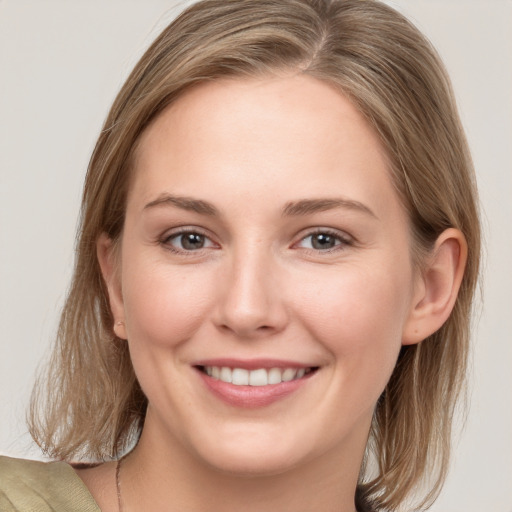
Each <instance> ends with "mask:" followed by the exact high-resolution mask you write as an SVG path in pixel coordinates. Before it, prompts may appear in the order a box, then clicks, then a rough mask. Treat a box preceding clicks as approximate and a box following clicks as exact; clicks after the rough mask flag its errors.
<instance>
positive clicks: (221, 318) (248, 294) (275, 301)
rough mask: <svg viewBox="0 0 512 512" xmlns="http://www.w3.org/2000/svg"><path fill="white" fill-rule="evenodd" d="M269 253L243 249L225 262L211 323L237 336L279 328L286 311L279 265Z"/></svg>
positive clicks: (252, 335)
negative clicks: (242, 251)
mask: <svg viewBox="0 0 512 512" xmlns="http://www.w3.org/2000/svg"><path fill="white" fill-rule="evenodd" d="M276 267H277V264H276V262H275V261H274V258H273V256H272V255H271V254H269V253H267V254H265V253H264V252H263V251H258V250H253V251H244V253H243V254H238V255H234V256H233V258H231V260H230V261H229V263H227V264H226V267H225V269H224V270H225V273H223V275H222V283H221V284H220V292H221V293H220V294H219V299H220V300H219V302H218V304H217V308H216V314H215V323H216V325H217V327H218V328H220V329H222V330H224V331H228V332H231V333H232V334H234V335H236V336H237V337H239V338H244V339H250V338H260V337H263V336H270V335H273V334H276V333H279V332H281V331H282V330H283V329H284V328H285V326H286V324H287V322H288V314H287V308H286V301H285V297H284V293H283V289H282V287H281V286H280V279H279V277H280V276H279V269H278V268H276Z"/></svg>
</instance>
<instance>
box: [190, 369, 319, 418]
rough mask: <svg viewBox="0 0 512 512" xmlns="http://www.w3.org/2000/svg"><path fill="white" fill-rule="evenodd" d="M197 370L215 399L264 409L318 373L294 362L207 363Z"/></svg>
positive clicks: (230, 403) (235, 404)
mask: <svg viewBox="0 0 512 512" xmlns="http://www.w3.org/2000/svg"><path fill="white" fill-rule="evenodd" d="M194 367H195V368H196V369H197V370H198V373H199V375H200V377H201V379H202V380H203V382H204V384H206V386H207V388H208V389H209V390H210V391H212V392H213V394H214V395H215V396H217V397H218V398H220V399H221V400H222V401H224V402H225V403H227V404H229V405H231V406H235V407H242V408H253V407H264V406H267V405H270V404H272V403H274V402H276V401H278V400H280V399H282V398H285V397H287V396H289V395H290V394H292V393H294V392H295V391H297V390H298V389H299V388H300V387H302V386H303V385H304V384H305V383H306V382H307V381H308V380H309V378H310V377H311V376H313V375H314V374H315V373H316V371H317V370H318V367H317V366H306V365H302V364H297V363H294V362H286V361H276V360H258V361H255V360H253V361H235V360H222V361H218V360H216V361H204V362H201V364H196V365H194Z"/></svg>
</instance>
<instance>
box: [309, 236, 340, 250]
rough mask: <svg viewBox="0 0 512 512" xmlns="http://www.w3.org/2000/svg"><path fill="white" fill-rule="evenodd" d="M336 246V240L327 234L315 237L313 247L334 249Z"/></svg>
mask: <svg viewBox="0 0 512 512" xmlns="http://www.w3.org/2000/svg"><path fill="white" fill-rule="evenodd" d="M334 244H335V239H334V237H333V236H331V235H326V234H325V233H320V234H318V235H313V239H312V245H313V247H314V248H315V249H331V248H332V247H334Z"/></svg>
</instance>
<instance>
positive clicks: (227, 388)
mask: <svg viewBox="0 0 512 512" xmlns="http://www.w3.org/2000/svg"><path fill="white" fill-rule="evenodd" d="M198 372H199V375H200V377H201V378H202V380H203V382H204V383H205V384H206V386H207V387H208V389H209V390H210V391H211V392H212V393H213V394H214V395H216V396H217V397H218V398H220V399H221V400H222V401H223V402H225V403H227V404H228V405H231V406H233V407H243V408H246V409H251V408H257V407H265V406H267V405H270V404H273V403H274V402H277V401H278V400H281V399H283V398H285V397H287V396H289V395H291V394H292V393H294V392H295V391H297V390H298V389H299V388H300V387H301V386H303V385H304V384H305V383H306V382H307V381H308V380H309V378H310V377H311V376H312V375H313V373H310V374H308V375H306V376H304V377H302V378H301V379H296V380H291V381H288V382H281V383H280V384H271V385H268V386H235V385H234V384H230V383H229V382H223V381H222V380H218V379H214V378H212V377H210V376H208V375H207V374H206V373H204V372H202V371H200V370H198Z"/></svg>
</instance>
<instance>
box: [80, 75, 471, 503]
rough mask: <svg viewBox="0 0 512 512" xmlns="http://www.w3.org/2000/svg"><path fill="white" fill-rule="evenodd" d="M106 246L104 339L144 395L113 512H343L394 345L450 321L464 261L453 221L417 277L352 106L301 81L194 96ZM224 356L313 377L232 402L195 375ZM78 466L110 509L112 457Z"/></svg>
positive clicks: (155, 140)
mask: <svg viewBox="0 0 512 512" xmlns="http://www.w3.org/2000/svg"><path fill="white" fill-rule="evenodd" d="M170 195H172V198H171V199H169V196H170ZM176 197H183V198H187V201H188V203H184V202H183V201H180V200H176ZM190 199H192V200H193V201H195V202H194V203H191V202H190ZM304 200H307V201H309V203H308V204H307V205H305V204H304V202H302V203H300V202H301V201H304ZM317 200H320V201H323V203H321V204H323V206H322V207H320V206H319V204H320V203H319V202H318V201H317ZM325 200H335V202H331V203H330V204H329V205H326V203H325ZM197 201H201V202H202V203H198V202H197ZM311 201H317V202H316V203H311ZM205 203H207V204H208V208H206V210H208V209H210V210H213V209H215V213H213V211H206V210H205ZM191 204H194V209H193V210H191V209H190V205H191ZM312 204H314V205H316V207H315V208H311V206H312ZM292 205H295V206H292ZM297 205H299V206H302V209H301V208H300V207H299V206H297ZM305 206H308V208H306V207H305ZM183 230H185V231H187V232H188V233H191V232H193V233H198V234H199V235H201V236H202V237H204V238H200V240H201V243H200V244H199V246H201V244H202V247H199V248H196V247H193V248H192V249H190V246H184V245H183V238H182V236H181V235H182V231H183ZM319 232H320V233H323V234H324V235H327V236H328V237H331V238H328V239H327V242H328V243H326V244H325V245H324V246H322V245H319V243H318V242H319V238H318V233H319ZM112 247H113V246H112V243H111V241H110V240H109V239H108V238H107V237H106V236H102V237H100V240H99V241H98V257H99V261H100V264H101V267H102V271H103V275H104V278H105V281H106V283H107V286H108V289H109V296H110V302H111V307H112V312H113V315H114V318H115V319H116V322H119V321H121V322H122V324H118V325H116V333H117V335H118V336H119V337H121V338H124V339H127V340H128V341H127V343H129V346H130V353H131V357H132V361H133V365H134V368H135V371H136V374H137V377H138V379H139V381H140V383H141V386H142V388H143V390H144V392H145V393H146V395H147V397H148V400H149V408H148V413H147V418H146V423H145V426H144V430H143V433H142V437H141V440H140V442H139V444H138V446H137V447H136V448H135V450H134V451H133V452H132V454H131V455H130V456H129V457H128V458H127V459H126V460H125V461H124V463H123V470H122V489H123V503H124V510H125V511H130V510H142V509H148V507H149V509H151V510H153V511H160V510H162V511H163V510H166V511H169V510H176V511H177V510H180V511H190V512H193V511H204V510H223V511H235V510H236V511H239V510H245V511H262V510H269V509H271V507H272V508H273V509H275V510H280V511H292V510H293V511H310V510H324V511H327V512H328V511H333V512H334V511H337V512H339V511H340V510H341V511H344V512H353V511H354V510H355V507H354V493H355V487H356V484H357V478H358V474H359V469H360V465H361V461H362V458H363V454H364V449H365V446H366V440H367V436H368V431H369V428H370V423H371V419H372V413H373V409H374V407H375V404H376V401H377V399H378V397H379V395H380V394H381V393H382V391H383V389H384V387H385V385H386V383H387V381H388V379H389V377H390V375H391V372H392V371H393V368H394V366H395V363H396V359H397V356H398V352H399V350H400V348H401V346H402V344H408V343H417V342H420V341H421V340H422V339H424V338H425V337H426V336H428V335H429V334H431V333H432V332H434V331H435V330H436V329H437V328H439V327H440V325H442V323H443V322H444V321H445V320H446V318H447V316H448V315H449V312H450V311H451V308H452V306H453V302H454V300H455V297H456V293H457V289H458V285H459V283H460V278H461V277H462V269H463V266H464V261H465V244H464V240H463V237H462V235H461V234H460V233H459V232H457V231H456V230H447V231H446V232H445V233H443V235H442V236H441V237H440V238H439V240H438V242H437V244H436V247H435V249H434V251H433V254H432V257H431V258H430V260H429V262H428V266H427V267H426V270H424V271H423V272H421V273H420V272H419V271H418V270H416V267H415V266H414V265H413V262H412V260H411V236H410V229H409V222H408V216H407V213H406V212H405V210H404V209H403V207H402V205H401V203H400V201H399V198H398V197H397V194H396V192H395V189H394V188H393V186H392V183H391V180H390V176H389V171H388V162H387V158H386V154H385V151H384V150H383V148H382V146H381V144H380V141H379V139H378V137H377V135H376V134H375V133H374V131H373V130H372V128H371V127H370V126H369V125H368V124H367V123H366V122H365V120H364V119H363V118H362V116H361V115H360V114H359V113H358V111H357V110H356V109H355V108H354V106H353V105H352V104H351V103H350V102H349V101H348V100H347V99H346V98H344V97H343V96H342V95H340V94H339V93H338V92H337V91H335V90H333V89H332V88H330V87H329V86H328V85H326V84H324V83H322V82H320V81H317V80H315V79H313V78H310V77H306V76H287V77H276V78H265V79H262V80H230V81H228V80H223V81H216V82H213V83H209V84H204V85H201V86H199V87H196V88H194V89H193V90H191V91H189V92H188V93H186V95H184V96H183V97H182V98H180V99H179V100H178V101H177V102H176V103H174V104H173V105H171V106H170V107H169V108H168V109H167V110H166V111H165V112H164V113H163V114H161V115H160V116H159V117H158V118H157V120H156V121H155V122H154V123H153V124H152V125H151V126H150V127H149V128H148V129H147V130H146V132H145V133H144V134H143V136H142V139H141V141H140V145H139V148H138V151H137V154H136V161H135V174H134V178H133V182H132V184H131V188H130V192H129V196H128V202H127V210H126V221H125V227H124V231H123V236H122V241H121V246H120V254H117V253H116V254H115V253H114V251H113V249H112ZM322 247H327V248H326V249H325V248H322ZM226 357H229V358H236V359H241V360H251V359H254V358H272V359H279V360H287V361H290V360H291V361H295V362H297V363H298V364H299V363H300V364H303V365H306V366H309V367H316V368H318V370H317V371H316V372H315V373H314V375H312V376H311V377H310V378H308V379H307V381H305V382H304V383H303V385H301V386H300V387H299V388H298V389H297V390H296V391H295V392H293V393H291V394H290V395H288V396H286V397H285V398H282V399H280V400H278V401H276V402H274V403H272V404H270V405H267V406H265V407H256V408H242V407H235V406H232V405H229V404H227V403H225V402H224V401H222V400H220V399H219V398H217V397H216V396H215V395H214V394H212V393H211V392H210V390H209V389H207V387H206V386H205V385H204V382H203V379H202V377H201V375H200V373H199V372H198V370H197V368H195V364H197V361H201V360H204V359H212V358H226ZM191 474H193V475H194V478H190V475H191ZM79 475H80V476H81V477H82V478H83V480H84V482H85V483H86V485H88V487H89V489H90V490H91V493H92V494H93V496H94V497H95V499H96V501H97V502H98V504H99V505H100V507H101V508H102V510H104V511H105V510H107V511H108V510H112V511H114V510H117V498H116V495H115V485H114V483H113V482H114V466H113V465H112V464H105V465H102V466H99V467H97V468H93V469H88V470H82V471H79ZM298 482H307V485H298V484H297V483H298Z"/></svg>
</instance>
